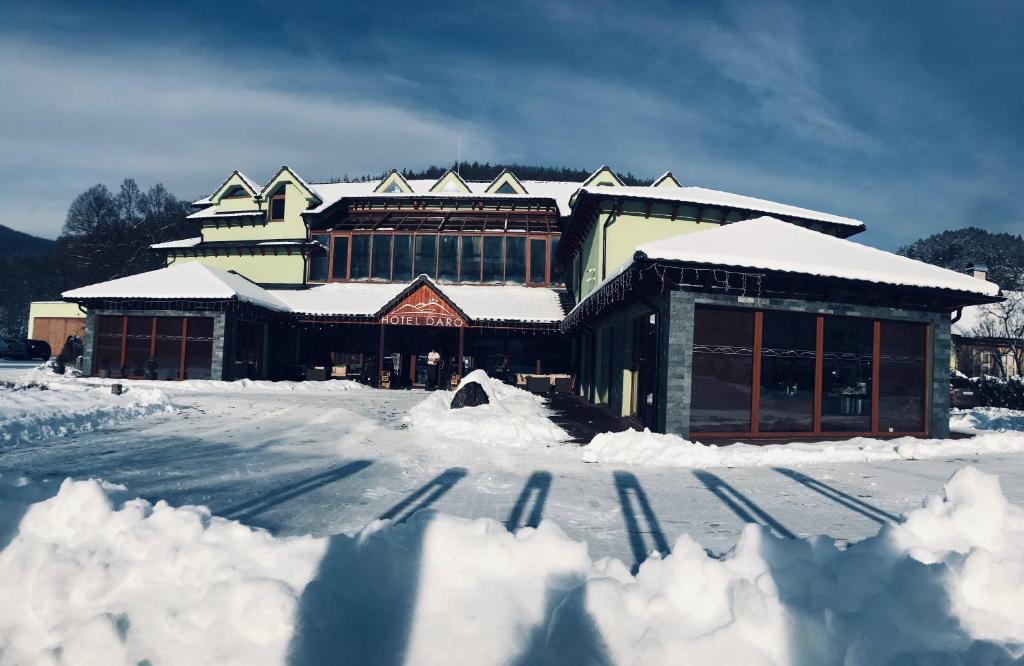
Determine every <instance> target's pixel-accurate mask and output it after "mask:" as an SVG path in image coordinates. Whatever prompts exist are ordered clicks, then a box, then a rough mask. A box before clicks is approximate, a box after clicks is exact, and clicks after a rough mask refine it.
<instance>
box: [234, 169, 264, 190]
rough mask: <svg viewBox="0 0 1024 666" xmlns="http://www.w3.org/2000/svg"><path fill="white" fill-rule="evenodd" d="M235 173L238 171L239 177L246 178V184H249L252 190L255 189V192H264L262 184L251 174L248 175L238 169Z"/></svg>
mask: <svg viewBox="0 0 1024 666" xmlns="http://www.w3.org/2000/svg"><path fill="white" fill-rule="evenodd" d="M235 173H237V174H238V177H239V178H241V179H242V180H244V181H245V184H246V185H248V186H249V189H251V190H252V191H253V192H254V193H255V194H259V193H260V192H262V191H263V188H262V187H261V186H260V184H259V183H257V182H256V181H255V180H253V179H252V178H250V177H249V176H246V175H245V174H244V173H242V172H241V171H236V172H235Z"/></svg>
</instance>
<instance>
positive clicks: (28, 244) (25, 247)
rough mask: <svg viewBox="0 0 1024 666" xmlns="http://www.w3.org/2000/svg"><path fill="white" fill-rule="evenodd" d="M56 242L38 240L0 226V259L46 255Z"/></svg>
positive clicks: (29, 235)
mask: <svg viewBox="0 0 1024 666" xmlns="http://www.w3.org/2000/svg"><path fill="white" fill-rule="evenodd" d="M55 247H56V242H55V241H52V240H48V239H46V238H39V237H38V236H33V235H31V234H26V233H24V232H21V231H17V230H15V229H11V228H10V227H5V226H4V225H2V224H0V257H20V256H25V255H39V254H48V253H50V252H52V251H53V250H54V248H55Z"/></svg>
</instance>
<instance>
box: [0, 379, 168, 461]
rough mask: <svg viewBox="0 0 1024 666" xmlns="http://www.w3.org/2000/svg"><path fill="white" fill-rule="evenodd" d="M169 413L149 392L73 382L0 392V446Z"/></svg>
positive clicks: (160, 395)
mask: <svg viewBox="0 0 1024 666" xmlns="http://www.w3.org/2000/svg"><path fill="white" fill-rule="evenodd" d="M174 411H175V408H174V406H173V405H171V403H170V401H169V400H168V399H167V396H166V395H165V394H164V393H163V392H162V391H158V390H155V389H149V388H138V387H130V388H129V389H128V390H127V391H126V392H125V393H123V394H122V395H113V394H112V393H111V392H110V389H109V388H108V387H104V386H90V385H88V384H84V383H79V382H73V381H55V382H48V383H45V384H36V383H31V384H21V385H18V386H14V387H8V388H0V447H3V446H10V445H17V444H21V443H24V442H31V441H38V440H43V439H50V438H52V437H64V436H66V435H70V434H74V433H78V432H84V431H88V430H95V429H97V428H103V427H106V426H110V425H114V424H118V423H124V422H126V421H133V420H135V419H139V418H142V417H145V416H151V415H153V414H162V413H173V412H174Z"/></svg>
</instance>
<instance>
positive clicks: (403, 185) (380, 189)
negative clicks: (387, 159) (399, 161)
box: [373, 169, 412, 194]
mask: <svg viewBox="0 0 1024 666" xmlns="http://www.w3.org/2000/svg"><path fill="white" fill-rule="evenodd" d="M396 188H397V190H396ZM373 191H374V193H375V194H398V193H405V194H412V186H411V185H409V181H407V180H406V179H405V176H403V175H402V174H401V173H399V172H398V169H392V170H391V173H389V174H388V175H386V176H384V178H382V179H381V181H380V182H379V183H377V187H375V188H373Z"/></svg>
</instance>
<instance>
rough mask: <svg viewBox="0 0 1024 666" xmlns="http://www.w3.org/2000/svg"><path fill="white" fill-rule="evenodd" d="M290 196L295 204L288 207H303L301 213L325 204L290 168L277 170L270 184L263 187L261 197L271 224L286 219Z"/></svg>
mask: <svg viewBox="0 0 1024 666" xmlns="http://www.w3.org/2000/svg"><path fill="white" fill-rule="evenodd" d="M289 195H291V196H292V197H293V201H294V203H292V205H290V206H288V207H289V208H293V207H296V208H298V207H301V208H300V209H299V212H300V213H301V212H302V211H303V210H306V209H308V208H312V207H313V206H317V205H319V204H322V203H323V201H322V200H321V199H320V196H319V195H318V194H317V193H316V192H315V191H314V190H313V188H312V187H311V186H310V185H309V183H307V182H306V181H305V180H303V178H302V176H300V175H299V174H297V173H295V172H294V171H292V170H291V168H290V167H288V166H283V167H281V168H280V169H278V170H277V173H276V174H274V177H273V178H271V179H270V182H268V183H267V184H266V185H264V186H263V189H262V193H261V195H260V199H261V203H262V204H263V205H264V208H265V209H266V210H267V216H268V219H269V220H270V221H271V222H279V221H281V220H284V219H285V202H286V200H287V198H288V196H289Z"/></svg>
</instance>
